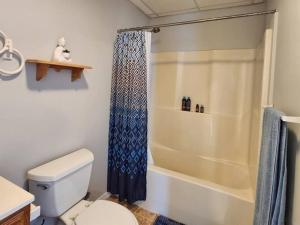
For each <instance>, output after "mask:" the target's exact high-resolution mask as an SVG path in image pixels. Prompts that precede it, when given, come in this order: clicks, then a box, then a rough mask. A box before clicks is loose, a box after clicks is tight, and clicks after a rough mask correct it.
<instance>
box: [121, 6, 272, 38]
mask: <svg viewBox="0 0 300 225" xmlns="http://www.w3.org/2000/svg"><path fill="white" fill-rule="evenodd" d="M276 12H277V10H276V9H274V10H268V11H260V12H252V13H244V14H235V15H230V16H220V17H213V18H207V19H198V20H187V21H180V22H174V23H165V24H156V25H151V26H143V27H132V28H126V29H119V30H118V33H122V32H127V31H143V30H151V31H152V32H154V33H158V32H159V31H160V28H161V27H173V26H181V25H187V24H196V23H205V22H212V21H219V20H228V19H235V18H243V17H251V16H261V15H268V14H274V13H276Z"/></svg>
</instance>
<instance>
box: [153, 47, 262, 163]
mask: <svg viewBox="0 0 300 225" xmlns="http://www.w3.org/2000/svg"><path fill="white" fill-rule="evenodd" d="M255 57H256V50H255V49H244V50H214V51H199V52H168V53H156V54H153V74H154V81H153V83H154V85H153V93H154V98H153V99H154V100H153V110H152V113H153V116H152V121H153V125H152V138H151V141H152V143H153V147H152V150H153V151H154V152H153V156H154V162H155V163H156V161H162V159H160V157H162V156H163V154H156V153H155V150H156V149H157V148H155V145H162V146H165V147H166V148H169V149H172V150H173V151H177V153H178V154H180V155H181V156H182V157H191V158H194V157H197V156H202V157H208V158H211V159H214V160H225V161H229V162H232V163H237V164H240V165H247V164H248V152H249V137H250V121H251V110H252V109H251V107H252V97H253V91H254V90H253V89H252V86H253V82H254V81H253V79H254V76H253V74H254V69H255ZM166 90H168V91H166ZM183 96H190V97H191V99H192V109H193V111H195V105H196V104H203V105H204V106H205V113H204V114H201V113H195V112H183V111H181V110H180V107H181V99H182V97H183ZM180 158H181V157H180ZM191 164H193V163H191V161H190V160H188V159H187V160H186V162H185V164H184V165H185V166H186V167H189V165H190V166H192V165H191Z"/></svg>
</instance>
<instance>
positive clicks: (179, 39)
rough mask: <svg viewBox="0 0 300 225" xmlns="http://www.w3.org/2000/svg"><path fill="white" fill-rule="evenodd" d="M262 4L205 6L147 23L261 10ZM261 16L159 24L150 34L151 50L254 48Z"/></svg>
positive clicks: (262, 21)
mask: <svg viewBox="0 0 300 225" xmlns="http://www.w3.org/2000/svg"><path fill="white" fill-rule="evenodd" d="M264 9H265V5H264V4H260V5H256V6H246V7H245V6H244V7H234V8H227V9H219V10H208V11H203V12H199V13H190V14H185V15H179V16H166V17H162V18H157V19H152V20H151V24H161V23H169V22H175V21H183V20H193V19H200V18H210V17H215V16H224V15H231V14H239V13H246V12H251V11H260V10H264ZM264 30H265V17H264V16H258V17H257V16H256V17H249V18H242V19H241V18H240V19H233V20H223V21H217V22H211V23H202V24H193V25H185V26H176V27H170V28H162V29H161V32H160V33H159V34H155V35H154V36H153V51H154V52H164V51H197V50H211V49H236V48H256V47H257V45H258V43H259V42H260V41H261V39H262V37H263V33H264Z"/></svg>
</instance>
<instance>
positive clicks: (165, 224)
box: [154, 216, 184, 225]
mask: <svg viewBox="0 0 300 225" xmlns="http://www.w3.org/2000/svg"><path fill="white" fill-rule="evenodd" d="M154 225H184V224H183V223H178V222H176V221H174V220H171V219H169V218H167V217H165V216H159V217H157V219H156V220H155V223H154Z"/></svg>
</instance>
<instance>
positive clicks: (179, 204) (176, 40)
mask: <svg viewBox="0 0 300 225" xmlns="http://www.w3.org/2000/svg"><path fill="white" fill-rule="evenodd" d="M0 1H2V0H0ZM1 7H2V9H3V10H2V12H1V14H0V31H3V32H4V33H5V34H6V35H7V36H9V38H11V39H12V40H13V47H14V48H16V49H18V50H19V51H20V52H21V53H22V55H23V57H24V59H25V60H28V59H43V60H49V59H51V57H52V53H53V50H54V48H55V47H56V45H57V40H58V39H59V38H61V37H64V38H65V40H66V43H67V44H66V46H67V48H68V49H69V50H70V51H71V55H72V61H73V62H74V63H78V64H83V65H88V66H90V67H92V69H85V70H84V71H83V74H82V75H81V78H80V79H77V80H76V81H74V82H72V81H71V78H70V77H71V75H70V72H69V71H68V70H61V71H55V70H53V69H49V70H48V74H47V75H46V76H45V77H43V78H42V79H41V80H39V81H37V79H36V66H35V65H34V64H33V63H25V66H24V68H23V69H22V71H21V72H20V73H18V74H16V75H11V76H5V75H0V84H1V91H0V92H1V97H0V102H1V105H2V107H1V116H0V121H1V127H0V133H1V142H0V146H1V147H0V176H1V177H3V178H5V179H6V180H9V181H10V182H12V183H14V184H15V185H17V186H18V187H20V188H22V189H23V190H25V191H30V190H29V183H28V174H27V173H28V171H30V170H32V169H34V168H36V167H38V166H40V165H43V164H45V163H47V162H50V161H52V160H54V159H57V158H60V157H63V156H65V155H67V154H70V153H72V152H75V151H77V150H79V149H88V150H89V151H91V152H92V154H93V158H94V159H93V167H92V172H91V177H90V181H89V187H88V192H89V199H91V200H92V201H95V200H96V199H98V198H99V197H100V196H102V197H103V194H104V197H105V195H107V176H108V175H107V165H108V159H107V158H108V148H109V130H110V127H109V125H110V123H109V120H110V104H111V93H112V92H111V86H112V67H113V53H114V42H115V40H116V38H117V35H118V32H117V31H118V30H119V29H126V28H134V27H140V26H153V25H157V24H169V23H174V22H178V21H191V20H199V19H203V20H205V19H208V18H219V17H226V16H230V15H244V14H250V13H256V12H271V11H272V10H277V11H276V13H270V14H265V15H253V16H247V17H239V18H231V19H222V20H217V21H216V20H214V21H208V22H201V23H194V24H185V25H180V26H171V27H163V26H160V32H158V33H155V32H152V34H151V36H152V37H151V39H152V41H151V44H149V41H148V49H151V60H148V61H151V63H150V65H148V67H149V68H148V75H149V76H148V79H149V80H148V85H149V86H148V104H149V106H148V111H149V126H148V127H149V136H148V145H149V148H148V170H147V174H148V176H147V199H146V201H138V202H137V203H136V204H137V205H138V207H140V208H142V209H145V210H147V211H149V212H152V213H153V214H157V215H162V216H166V217H168V218H170V219H172V220H175V221H178V222H180V223H183V224H188V225H229V224H230V225H248V224H251V223H252V219H253V216H254V215H253V214H254V205H255V195H256V193H255V190H256V185H257V184H256V180H257V174H258V164H259V162H258V161H259V159H258V156H259V151H260V142H261V137H262V120H263V118H262V113H263V108H264V106H266V105H272V106H273V107H274V108H276V109H278V110H280V111H282V112H284V113H285V114H286V115H288V116H295V117H297V116H300V105H299V104H298V101H297V100H298V98H299V97H300V91H299V88H298V85H297V84H298V81H299V82H300V77H299V75H298V72H299V71H300V66H299V63H298V59H299V53H298V52H300V51H299V48H300V46H299V44H298V40H299V39H300V32H299V31H298V30H297V29H296V27H297V23H299V20H300V16H299V9H300V3H299V2H298V1H296V0H285V1H279V0H265V1H263V0H255V1H250V0H234V1H233V0H223V1H218V0H213V1H198V0H197V1H192V0H191V1H182V0H143V1H138V0H131V1H130V0H87V1H83V0H73V1H70V0H63V1H58V0H45V1H38V0H23V1H17V0H10V1H2V2H1ZM292 25H293V26H292ZM148 31H149V30H148ZM1 43H2V42H1V41H0V50H1V47H2V46H1ZM150 45H151V48H150V47H149V46H150ZM148 53H149V54H148V55H150V52H148ZM1 58H2V55H1ZM149 58H150V57H148V59H149ZM6 64H7V62H6V61H5V60H2V59H0V69H2V68H3V67H6ZM8 67H9V66H8ZM225 77H226V78H225ZM262 77H263V78H265V79H264V80H262V79H261V80H260V81H261V82H259V81H257V79H258V78H262ZM183 96H189V97H191V100H192V104H191V111H192V112H182V111H181V103H182V98H183ZM197 104H199V105H200V106H201V105H203V106H204V113H197V112H195V111H196V105H197ZM288 128H289V133H288V134H289V138H288V145H287V146H288V147H287V149H288V170H289V171H288V182H287V184H288V185H287V193H288V194H287V204H286V216H285V217H286V218H285V220H286V223H285V224H287V225H297V224H300V217H299V215H298V214H297V212H298V211H299V208H300V192H299V191H298V189H299V188H298V187H299V185H300V179H299V174H298V172H297V171H299V170H297V168H298V167H299V165H300V164H299V163H298V159H299V156H298V152H299V145H298V139H299V138H300V129H299V125H297V123H288ZM217 175H218V176H217ZM200 180H201V182H200ZM232 187H234V188H232ZM237 187H239V188H237ZM0 192H1V185H0ZM0 196H1V194H0ZM1 198H2V197H1ZM1 198H0V205H1V206H2V204H3V205H5V202H3V200H1ZM36 205H37V206H38V204H36ZM42 210H43V209H42ZM0 211H1V207H0ZM151 215H152V214H151ZM44 219H45V221H44ZM146 220H147V218H146ZM139 221H140V220H139ZM56 222H57V218H44V217H43V215H41V216H40V217H39V218H37V219H36V220H35V221H33V222H32V224H34V225H39V224H43V223H44V224H46V225H48V224H49V225H51V224H56ZM0 224H1V219H0ZM98 224H99V225H100V224H103V223H101V218H99V223H98ZM140 224H142V223H141V222H140ZM145 224H147V223H145ZM149 224H150V222H149ZM153 224H154V223H153ZM278 224H279V223H278ZM85 225H88V224H85ZM106 225H108V224H106ZM120 225H121V224H120Z"/></svg>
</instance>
